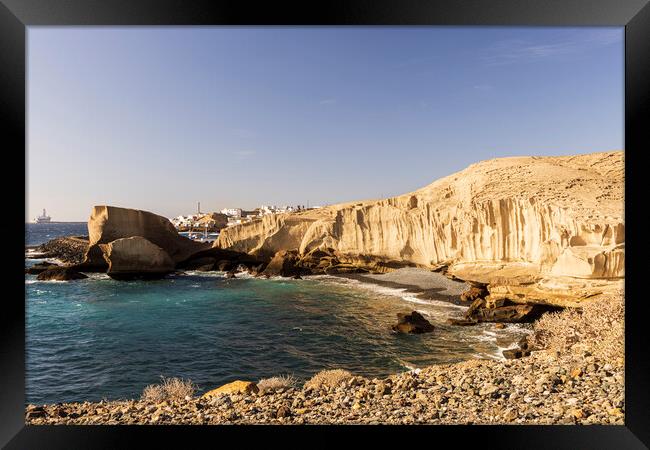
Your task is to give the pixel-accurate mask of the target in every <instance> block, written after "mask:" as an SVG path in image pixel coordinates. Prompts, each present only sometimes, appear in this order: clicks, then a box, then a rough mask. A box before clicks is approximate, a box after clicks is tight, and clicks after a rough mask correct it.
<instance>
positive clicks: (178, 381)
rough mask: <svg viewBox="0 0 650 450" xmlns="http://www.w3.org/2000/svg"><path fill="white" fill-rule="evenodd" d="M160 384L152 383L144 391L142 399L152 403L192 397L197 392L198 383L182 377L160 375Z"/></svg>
mask: <svg viewBox="0 0 650 450" xmlns="http://www.w3.org/2000/svg"><path fill="white" fill-rule="evenodd" d="M160 378H161V379H162V382H161V383H160V384H150V385H149V386H147V387H145V388H144V390H143V391H142V397H141V400H142V401H145V402H150V403H160V402H162V401H165V400H168V401H170V400H184V399H185V397H192V396H193V395H194V392H196V385H195V384H194V383H193V382H192V380H183V379H182V378H165V377H163V376H161V377H160Z"/></svg>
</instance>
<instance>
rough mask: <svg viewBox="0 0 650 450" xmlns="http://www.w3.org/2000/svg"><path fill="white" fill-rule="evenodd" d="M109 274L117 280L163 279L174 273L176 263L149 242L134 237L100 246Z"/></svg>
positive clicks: (139, 237)
mask: <svg viewBox="0 0 650 450" xmlns="http://www.w3.org/2000/svg"><path fill="white" fill-rule="evenodd" d="M100 248H101V250H102V253H103V255H104V259H105V260H106V262H107V263H108V270H107V272H106V273H107V274H108V276H110V277H111V278H114V279H117V280H130V279H155V278H162V277H164V276H165V275H167V274H168V273H170V272H173V271H174V267H175V264H174V261H173V260H172V258H171V257H170V256H169V255H168V254H167V252H166V251H165V250H163V249H162V248H160V247H159V246H157V245H155V244H153V243H152V242H150V241H149V240H147V239H145V238H143V237H141V236H134V237H130V238H121V239H116V240H114V241H112V242H110V243H108V244H100Z"/></svg>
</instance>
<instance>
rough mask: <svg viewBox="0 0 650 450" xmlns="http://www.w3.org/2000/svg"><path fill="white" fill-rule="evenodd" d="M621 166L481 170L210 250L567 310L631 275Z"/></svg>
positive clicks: (513, 165)
mask: <svg viewBox="0 0 650 450" xmlns="http://www.w3.org/2000/svg"><path fill="white" fill-rule="evenodd" d="M623 157H624V155H623V152H622V151H613V152H600V153H592V154H585V155H576V156H561V157H536V156H532V157H509V158H498V159H492V160H487V161H482V162H479V163H476V164H472V165H471V166H469V167H467V168H466V169H464V170H462V171H460V172H457V173H455V174H453V175H450V176H447V177H445V178H441V179H439V180H437V181H435V182H434V183H432V184H430V185H428V186H426V187H424V188H422V189H419V190H417V191H415V192H411V193H408V194H404V195H400V196H397V197H393V198H388V199H385V200H373V201H361V202H351V203H344V204H338V205H332V206H328V207H326V208H321V209H316V210H308V211H303V212H298V213H287V214H279V215H272V216H265V217H264V218H262V219H260V220H256V221H254V222H251V223H246V224H242V225H238V226H234V227H231V228H227V229H224V230H223V231H222V232H221V235H220V236H219V238H218V239H217V241H215V243H214V246H215V247H218V248H227V249H231V250H237V251H242V252H246V253H252V254H256V255H261V256H267V257H268V256H271V255H273V254H274V253H276V252H277V251H280V250H298V252H299V253H300V254H301V255H304V254H307V253H308V252H310V251H312V250H314V249H326V248H328V249H334V251H335V252H336V254H337V256H338V258H339V259H340V260H341V261H347V262H349V263H352V264H357V265H359V266H365V267H370V268H372V269H374V270H377V271H382V270H386V271H387V270H390V269H389V268H391V267H398V266H400V265H401V266H404V265H415V266H418V267H425V268H431V269H435V268H437V267H440V266H443V265H444V266H448V272H449V273H450V274H453V275H455V276H457V277H458V278H461V279H464V280H471V281H476V282H481V283H486V284H489V285H490V286H489V288H490V294H491V295H492V296H493V298H496V297H499V296H500V297H502V298H509V299H511V300H514V301H517V300H519V301H534V302H541V303H549V304H557V305H562V306H570V305H574V304H576V303H578V302H579V301H580V300H582V299H584V298H588V297H591V296H594V295H596V294H598V293H601V292H602V291H604V290H607V289H608V286H609V285H610V284H611V282H612V281H618V282H619V286H620V281H621V280H622V279H623V277H624V275H625V273H624V272H625V267H624V266H625V264H624V263H625V225H624V220H623V207H624V195H623V190H624V181H625V175H624V162H623Z"/></svg>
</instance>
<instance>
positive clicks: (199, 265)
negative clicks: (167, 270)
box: [178, 256, 217, 272]
mask: <svg viewBox="0 0 650 450" xmlns="http://www.w3.org/2000/svg"><path fill="white" fill-rule="evenodd" d="M216 262H217V260H216V259H215V258H213V257H211V256H203V257H200V258H193V259H191V260H189V261H187V262H185V263H183V264H179V265H178V268H180V269H185V270H198V271H201V272H208V271H210V270H215V264H216Z"/></svg>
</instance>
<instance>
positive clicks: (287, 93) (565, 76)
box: [27, 27, 624, 221]
mask: <svg viewBox="0 0 650 450" xmlns="http://www.w3.org/2000/svg"><path fill="white" fill-rule="evenodd" d="M623 75H624V52H623V28H507V27H354V28H343V27H291V28H283V27H272V28H258V27H243V28H234V27H205V28H197V27H180V28H179V27H137V28H113V27H97V28H87V27H66V28H60V27H59V28H55V27H30V28H29V29H28V149H27V152H28V155H27V158H28V161H27V164H28V165H27V194H28V195H27V199H28V205H27V206H28V211H27V214H28V217H27V219H33V218H34V217H35V216H36V215H38V214H39V213H40V211H41V210H42V209H43V208H47V209H48V213H49V214H50V215H51V216H52V217H53V220H62V221H68V220H80V221H85V220H87V218H88V216H89V214H90V210H91V207H92V206H93V205H95V204H111V205H117V206H124V207H131V208H138V209H145V210H149V211H153V212H156V213H158V214H162V215H165V216H167V217H172V216H175V215H178V214H182V213H183V214H186V213H191V212H193V211H194V210H195V208H196V202H197V201H201V206H202V210H206V211H208V210H217V209H221V208H224V207H243V208H253V207H256V206H259V205H260V204H305V205H306V204H307V203H309V204H310V205H316V204H331V203H338V202H344V201H352V200H362V199H372V198H383V197H388V196H393V195H397V194H402V193H406V192H409V191H412V190H415V189H417V188H420V187H422V186H425V185H427V184H429V183H431V182H433V181H434V180H436V179H437V178H440V177H443V176H446V175H448V174H450V173H453V172H455V171H458V170H461V169H463V168H464V167H466V166H468V165H469V164H471V163H473V162H476V161H480V160H484V159H490V158H496V157H501V156H513V155H566V154H577V153H589V152H594V151H606V150H613V149H622V148H623V123H624V122H623V120H624V116H623Z"/></svg>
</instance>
